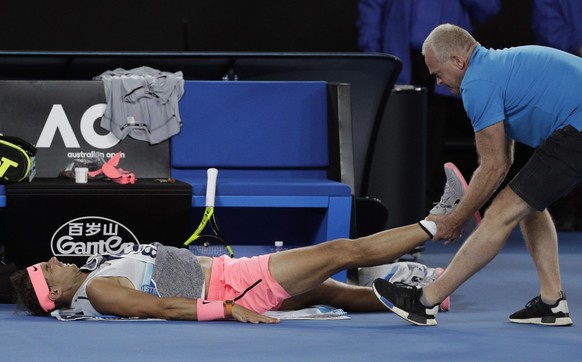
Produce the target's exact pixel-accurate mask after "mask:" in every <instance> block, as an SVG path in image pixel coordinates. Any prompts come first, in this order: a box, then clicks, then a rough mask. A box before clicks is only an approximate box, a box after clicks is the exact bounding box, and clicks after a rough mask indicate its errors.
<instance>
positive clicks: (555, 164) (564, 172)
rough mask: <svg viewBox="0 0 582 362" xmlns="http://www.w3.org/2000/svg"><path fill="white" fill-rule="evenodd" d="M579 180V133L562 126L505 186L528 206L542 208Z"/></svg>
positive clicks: (581, 148)
mask: <svg viewBox="0 0 582 362" xmlns="http://www.w3.org/2000/svg"><path fill="white" fill-rule="evenodd" d="M580 183H582V132H580V131H578V130H577V129H576V128H574V127H572V126H566V127H564V128H562V129H559V130H557V131H556V132H554V133H553V134H552V135H551V136H550V137H549V138H548V139H547V140H546V141H545V142H544V143H543V144H542V145H541V146H540V147H538V148H537V149H536V150H535V151H534V153H533V155H532V156H531V158H530V159H529V160H528V161H527V163H526V164H525V166H523V168H522V169H521V170H520V171H519V173H518V174H517V175H516V176H515V177H514V178H513V180H511V182H510V183H509V187H511V189H512V190H513V192H515V193H516V194H517V195H518V196H519V197H521V198H522V199H523V200H524V201H525V202H527V203H528V205H530V206H531V207H533V208H534V209H536V210H538V211H542V210H544V209H546V208H547V207H548V206H549V205H550V204H551V203H553V202H554V201H556V200H558V199H560V198H562V197H564V196H566V195H567V194H568V193H569V192H570V191H571V190H572V189H573V188H575V187H576V186H577V185H578V184H580Z"/></svg>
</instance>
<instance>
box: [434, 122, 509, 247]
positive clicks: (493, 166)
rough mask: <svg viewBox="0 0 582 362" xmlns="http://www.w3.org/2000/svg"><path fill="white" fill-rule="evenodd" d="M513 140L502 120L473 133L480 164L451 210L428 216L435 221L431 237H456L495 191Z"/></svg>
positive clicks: (500, 179) (445, 238)
mask: <svg viewBox="0 0 582 362" xmlns="http://www.w3.org/2000/svg"><path fill="white" fill-rule="evenodd" d="M513 143H514V142H513V141H512V140H510V139H508V138H507V137H506V136H505V129H504V126H503V122H498V123H496V124H494V125H491V126H489V127H487V128H485V129H483V130H481V131H479V132H477V133H475V146H476V148H477V156H478V158H479V166H478V167H477V168H476V169H475V172H474V173H473V176H472V177H471V180H470V182H469V187H468V188H467V191H466V192H465V195H464V196H463V199H462V200H461V202H460V203H459V205H458V206H457V208H456V209H455V211H454V212H452V213H451V214H449V215H446V216H432V215H430V216H429V217H428V218H427V219H429V220H433V221H435V222H436V223H437V230H438V231H437V233H436V235H435V236H434V238H433V240H441V239H442V240H445V241H448V240H455V239H457V238H458V237H459V234H460V230H461V227H462V226H463V223H465V221H467V220H468V219H469V218H471V217H472V215H473V214H474V213H475V212H476V211H477V210H479V209H480V208H481V207H482V206H483V205H484V204H485V202H487V200H488V199H489V198H490V197H491V195H493V193H494V192H495V191H496V190H497V188H498V187H499V185H500V184H501V182H502V181H503V180H504V179H505V176H506V175H507V173H508V171H509V169H510V167H511V165H512V164H513Z"/></svg>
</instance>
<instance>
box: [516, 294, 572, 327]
mask: <svg viewBox="0 0 582 362" xmlns="http://www.w3.org/2000/svg"><path fill="white" fill-rule="evenodd" d="M509 321H511V322H513V323H524V324H540V325H544V326H571V325H572V324H573V323H572V319H570V310H569V309H568V302H567V301H566V293H564V292H562V298H560V299H558V301H557V302H556V303H555V304H553V305H549V304H546V303H544V302H542V298H541V297H540V296H539V295H538V296H537V297H535V298H533V299H532V300H530V301H529V302H528V303H527V304H526V305H525V308H524V309H522V310H519V311H517V312H515V313H513V314H512V315H510V316H509Z"/></svg>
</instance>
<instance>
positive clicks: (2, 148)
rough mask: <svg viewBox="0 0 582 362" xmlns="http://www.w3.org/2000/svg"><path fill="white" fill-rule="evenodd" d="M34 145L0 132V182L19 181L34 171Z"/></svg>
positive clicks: (32, 174) (29, 177)
mask: <svg viewBox="0 0 582 362" xmlns="http://www.w3.org/2000/svg"><path fill="white" fill-rule="evenodd" d="M35 154H36V147H34V146H33V145H31V144H30V143H28V142H26V141H25V140H23V139H20V138H18V137H12V136H3V135H1V134H0V184H8V183H13V182H20V181H22V180H24V179H25V178H27V177H28V179H29V180H31V179H32V178H33V177H34V174H35V173H36V167H35V163H34V155H35Z"/></svg>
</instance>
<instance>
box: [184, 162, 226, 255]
mask: <svg viewBox="0 0 582 362" xmlns="http://www.w3.org/2000/svg"><path fill="white" fill-rule="evenodd" d="M206 174H207V177H208V178H207V181H206V201H205V206H206V208H205V209H204V215H203V216H202V220H201V221H200V224H199V225H198V227H197V228H196V230H195V231H194V233H193V234H192V235H191V236H190V237H189V238H188V240H186V241H185V242H184V245H186V246H189V245H190V244H191V243H192V242H193V241H196V240H198V239H199V238H203V240H199V241H200V243H196V245H192V246H190V250H191V251H192V252H193V253H194V254H196V255H205V256H219V255H223V254H228V255H230V257H231V258H233V257H234V253H233V251H232V248H231V247H230V246H229V245H228V244H227V243H226V241H225V240H224V239H223V238H222V237H221V236H220V229H219V228H218V224H217V223H216V216H215V214H214V199H215V196H216V180H217V178H218V170H217V169H216V168H209V169H208V171H207V172H206ZM209 222H210V226H211V227H212V231H213V232H214V235H201V234H202V231H203V230H204V229H205V227H206V225H207V224H208V223H209ZM213 241H214V242H213ZM215 241H219V242H218V243H216V242H215Z"/></svg>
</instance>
